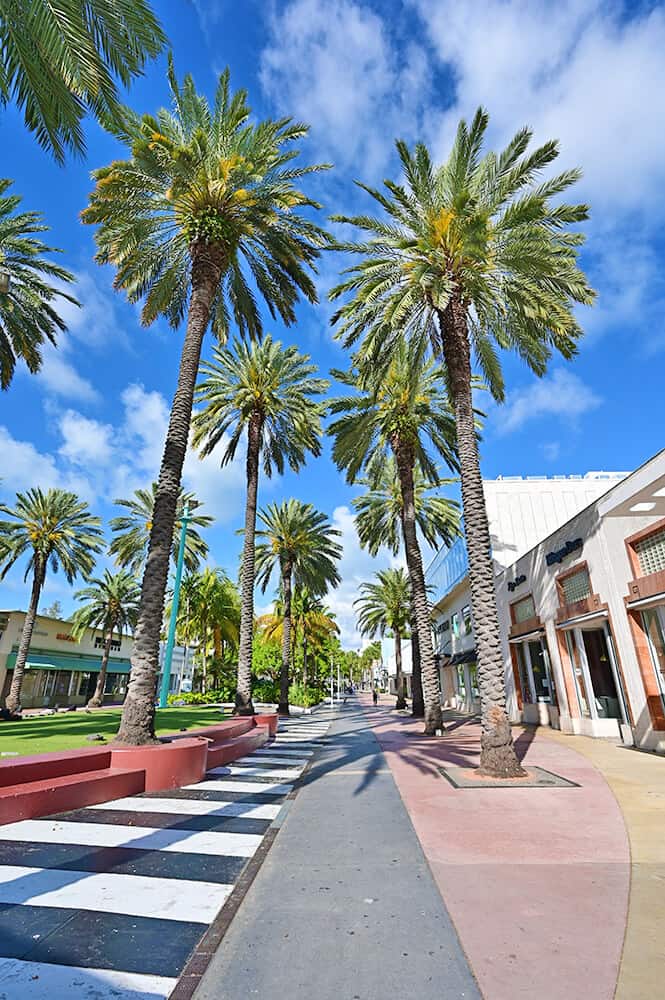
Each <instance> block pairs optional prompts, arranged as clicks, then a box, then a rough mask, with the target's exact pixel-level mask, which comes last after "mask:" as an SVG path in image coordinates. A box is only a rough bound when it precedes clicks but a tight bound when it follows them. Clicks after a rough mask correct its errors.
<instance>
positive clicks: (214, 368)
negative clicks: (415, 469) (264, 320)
mask: <svg viewBox="0 0 665 1000" xmlns="http://www.w3.org/2000/svg"><path fill="white" fill-rule="evenodd" d="M316 370H317V369H316V365H314V364H312V363H311V359H310V358H309V356H308V355H306V354H299V353H298V350H297V348H295V347H293V346H291V347H282V344H281V343H280V341H279V340H273V339H272V338H271V337H270V336H266V337H265V338H264V339H263V340H262V341H260V342H259V343H250V344H247V343H243V342H242V341H238V340H236V342H235V343H234V345H233V350H232V351H231V350H229V349H228V348H221V347H217V348H215V350H214V353H213V361H212V362H210V363H209V364H203V365H202V367H201V371H202V373H203V375H204V379H203V381H202V382H201V383H200V385H199V386H198V388H197V392H196V398H197V401H198V402H200V403H203V404H204V405H203V409H202V410H201V411H200V412H199V413H197V414H196V416H195V417H194V420H193V427H194V437H193V443H194V445H195V446H199V450H200V454H201V456H202V457H203V456H205V455H209V454H211V452H212V451H213V450H214V449H215V448H216V447H217V445H218V444H219V443H220V442H221V441H224V442H225V444H226V447H225V449H224V452H223V454H222V465H225V464H226V463H227V462H231V461H232V460H233V458H234V456H235V453H236V450H237V447H238V444H239V442H240V440H241V438H242V437H243V435H244V434H245V432H246V434H247V456H246V459H245V469H246V479H247V499H246V502H245V531H244V542H243V553H242V570H241V591H242V593H241V601H242V604H241V617H240V649H239V652H238V681H237V689H236V712H237V713H238V714H240V715H253V714H254V706H253V704H252V629H253V624H254V544H255V537H254V536H255V532H256V506H257V494H258V486H259V463H260V460H261V459H263V471H264V473H265V475H266V476H268V478H270V477H271V476H272V472H273V468H274V469H276V470H277V472H278V473H279V474H280V475H281V474H282V473H283V471H284V468H285V465H287V464H288V465H289V467H290V468H291V469H293V471H294V472H297V471H298V470H299V469H300V468H301V467H302V466H303V465H304V463H305V461H306V456H307V452H308V451H309V452H311V453H312V454H313V455H319V454H320V451H321V444H320V439H321V413H322V407H321V406H320V405H319V404H318V403H316V402H315V401H314V398H315V397H316V396H318V395H320V394H321V393H323V392H325V390H326V389H327V388H328V382H326V381H325V379H321V378H315V373H316ZM226 435H229V436H228V439H227V438H226Z"/></svg>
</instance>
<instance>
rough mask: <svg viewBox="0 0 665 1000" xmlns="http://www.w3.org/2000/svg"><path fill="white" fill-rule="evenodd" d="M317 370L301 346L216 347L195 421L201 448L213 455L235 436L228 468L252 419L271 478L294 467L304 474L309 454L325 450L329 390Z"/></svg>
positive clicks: (267, 340)
mask: <svg viewBox="0 0 665 1000" xmlns="http://www.w3.org/2000/svg"><path fill="white" fill-rule="evenodd" d="M317 370H318V369H317V366H316V365H315V364H313V363H312V361H311V358H309V356H308V355H306V354H300V353H299V351H298V349H297V348H296V347H293V346H290V347H284V346H282V344H281V342H280V341H279V340H273V339H272V337H270V336H269V335H266V336H265V337H264V338H263V340H261V341H258V342H254V343H246V342H243V341H240V340H236V341H235V343H234V344H233V349H232V350H230V349H229V348H223V347H216V348H215V349H214V351H213V360H212V361H211V362H204V363H203V364H202V365H201V374H202V376H203V379H202V381H201V382H200V383H199V385H198V387H197V392H196V401H197V402H198V403H199V404H203V409H202V410H201V411H200V412H199V413H197V414H196V416H195V417H194V420H193V427H194V437H193V443H194V445H195V447H199V450H200V453H201V455H202V456H205V455H209V454H210V453H211V452H212V451H213V450H214V449H215V448H216V447H217V445H218V444H219V443H220V442H221V441H222V440H223V438H224V436H225V435H226V434H228V435H229V439H228V443H227V445H226V448H225V450H224V453H223V456H222V464H223V465H224V464H226V463H227V462H230V461H232V460H233V458H234V456H235V453H236V450H237V448H238V443H239V442H240V440H241V438H242V437H243V435H244V434H245V432H246V431H247V429H248V426H249V424H250V422H251V421H252V419H254V420H255V421H256V423H257V425H258V426H259V428H260V436H259V448H260V454H261V457H262V459H263V468H264V471H265V474H266V475H267V476H271V475H272V471H273V468H275V469H276V470H277V472H278V473H279V474H280V475H281V474H282V473H283V472H284V468H285V466H286V465H288V466H289V467H290V468H291V469H293V470H294V471H296V472H297V471H298V469H300V468H301V467H302V466H303V465H304V464H305V461H306V457H307V453H308V452H310V453H311V454H313V455H319V454H320V452H321V442H320V438H321V415H322V413H323V406H322V405H321V404H319V403H316V402H315V397H317V396H320V395H321V394H322V393H324V392H325V390H326V389H327V388H328V384H329V383H328V382H327V381H326V380H325V379H322V378H317V377H316V372H317Z"/></svg>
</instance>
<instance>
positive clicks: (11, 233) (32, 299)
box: [0, 179, 77, 389]
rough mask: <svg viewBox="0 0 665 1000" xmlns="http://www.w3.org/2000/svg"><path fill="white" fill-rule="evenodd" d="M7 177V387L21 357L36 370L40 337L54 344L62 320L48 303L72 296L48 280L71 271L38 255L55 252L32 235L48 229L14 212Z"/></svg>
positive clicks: (0, 217)
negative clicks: (8, 192)
mask: <svg viewBox="0 0 665 1000" xmlns="http://www.w3.org/2000/svg"><path fill="white" fill-rule="evenodd" d="M11 183H12V182H11V181H10V180H7V179H4V180H0V273H2V274H4V275H7V277H8V279H9V288H8V290H7V291H6V292H3V291H0V388H2V389H7V388H8V387H9V384H10V382H11V380H12V377H13V375H14V370H15V368H16V362H17V360H18V359H19V358H21V359H22V360H23V361H24V362H25V363H26V365H27V366H28V369H29V370H30V371H31V372H36V371H39V368H40V366H41V363H42V353H41V348H42V347H43V345H44V342H45V341H47V340H48V341H50V342H51V343H53V344H54V343H55V341H56V335H57V333H58V332H59V331H62V330H65V329H66V326H65V323H64V321H63V320H62V319H61V317H60V316H59V315H58V313H57V311H56V309H55V308H54V307H53V304H52V303H53V302H54V300H55V299H56V298H57V297H58V296H60V297H62V298H63V299H66V300H67V301H68V302H73V303H75V304H77V303H76V299H75V298H74V297H73V296H72V295H69V294H67V293H66V292H64V291H62V290H61V289H58V288H56V287H55V285H54V281H59V282H62V283H63V284H66V283H68V282H71V281H73V280H74V276H73V275H72V274H71V273H70V272H69V271H67V270H65V268H64V267H58V265H57V264H53V263H52V262H51V261H49V260H46V258H45V257H44V256H43V255H44V254H46V253H54V252H57V251H55V249H54V248H53V247H50V246H47V245H46V244H45V243H42V241H41V240H40V239H38V238H37V236H36V234H37V233H44V232H47V231H48V226H45V225H44V224H43V223H42V221H41V215H39V213H38V212H19V211H17V209H18V207H19V205H20V203H21V199H20V197H19V196H18V195H10V194H7V193H6V192H7V190H8V188H9V186H10V185H11Z"/></svg>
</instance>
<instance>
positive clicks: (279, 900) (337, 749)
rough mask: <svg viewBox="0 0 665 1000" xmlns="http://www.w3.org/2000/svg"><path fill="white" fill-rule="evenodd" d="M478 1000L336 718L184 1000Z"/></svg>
mask: <svg viewBox="0 0 665 1000" xmlns="http://www.w3.org/2000/svg"><path fill="white" fill-rule="evenodd" d="M282 995H283V996H288V997H289V1000H312V998H315V1000H386V998H388V997H394V998H396V1000H397V998H400V1000H401V998H405V997H410V996H412V995H414V996H417V997H418V1000H461V998H463V1000H478V998H479V996H480V994H479V993H478V990H477V987H476V984H475V982H474V979H473V976H472V975H471V972H470V971H469V967H468V965H467V962H466V959H465V957H464V954H463V952H462V949H461V947H460V944H459V941H458V938H457V935H456V933H455V930H454V928H453V926H452V923H451V920H450V917H449V915H448V912H447V910H446V907H445V905H444V903H443V901H442V898H441V895H440V893H439V892H438V890H437V887H436V885H435V882H434V880H433V878H432V875H431V872H430V870H429V868H428V866H427V862H426V860H425V858H424V856H423V852H422V849H421V846H420V844H419V842H418V838H417V836H416V834H415V831H414V829H413V826H412V824H411V822H410V820H409V816H408V814H407V812H406V810H405V808H404V805H403V803H402V800H401V799H400V795H399V792H398V790H397V787H396V785H395V781H394V780H393V777H392V775H391V773H390V770H389V768H388V767H387V765H386V761H385V758H384V755H383V753H382V752H381V748H380V747H379V744H378V743H377V740H376V739H375V737H374V734H373V733H372V730H371V722H370V721H369V720H368V717H367V716H366V715H365V714H364V712H363V711H362V709H361V708H360V707H359V705H358V703H357V702H354V701H350V702H349V703H348V704H347V705H345V706H340V708H339V717H338V719H336V720H335V721H334V722H333V724H332V726H331V728H330V732H329V735H328V738H327V740H326V744H325V747H324V748H323V749H322V750H321V752H320V753H319V754H317V756H316V758H315V760H314V761H313V763H312V765H311V767H310V769H309V770H308V771H307V772H306V774H305V775H304V777H303V781H302V784H301V786H300V788H299V790H298V791H297V794H296V797H295V798H294V799H293V800H292V801H291V802H290V803H289V811H288V813H287V814H286V817H285V819H284V822H283V825H282V827H281V829H280V832H279V835H278V837H277V838H276V840H275V842H274V844H273V846H272V847H271V849H270V852H269V854H268V855H267V858H266V860H265V861H264V863H263V865H262V867H261V869H260V871H259V873H258V875H257V876H256V879H255V881H254V882H253V884H252V886H251V888H250V889H249V891H248V893H247V895H246V896H245V899H244V901H243V903H242V905H241V906H240V909H239V910H238V912H237V914H236V916H235V918H234V920H233V922H232V923H231V925H230V927H229V929H228V930H227V932H226V935H225V937H224V939H223V942H222V944H221V947H220V948H219V949H218V951H217V953H216V954H215V956H214V957H213V959H212V962H211V963H210V965H209V966H208V970H207V972H206V974H205V975H204V976H203V979H202V981H201V985H200V986H199V988H198V990H197V991H196V993H195V994H194V996H195V1000H240V998H241V997H250V996H251V997H256V998H257V1000H269V998H272V997H279V996H282Z"/></svg>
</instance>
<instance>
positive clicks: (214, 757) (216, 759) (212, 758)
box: [208, 726, 270, 769]
mask: <svg viewBox="0 0 665 1000" xmlns="http://www.w3.org/2000/svg"><path fill="white" fill-rule="evenodd" d="M269 736H270V733H269V730H268V727H267V726H255V727H254V729H252V730H250V732H248V733H243V734H242V736H235V737H234V738H233V739H232V740H223V741H222V742H221V743H210V744H209V745H208V769H210V768H211V767H222V766H223V765H224V764H230V763H231V761H234V760H237V759H238V757H244V756H245V754H248V753H252V751H253V750H257V749H258V748H259V747H262V746H263V744H264V743H267V742H268V739H269Z"/></svg>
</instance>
